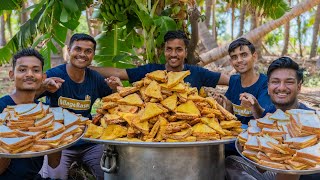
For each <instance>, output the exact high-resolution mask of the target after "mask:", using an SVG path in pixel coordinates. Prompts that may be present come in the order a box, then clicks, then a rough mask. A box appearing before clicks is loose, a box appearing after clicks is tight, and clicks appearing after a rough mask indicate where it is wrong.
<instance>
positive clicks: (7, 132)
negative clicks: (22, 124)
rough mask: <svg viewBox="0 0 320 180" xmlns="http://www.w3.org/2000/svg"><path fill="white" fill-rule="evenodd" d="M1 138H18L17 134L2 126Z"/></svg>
mask: <svg viewBox="0 0 320 180" xmlns="http://www.w3.org/2000/svg"><path fill="white" fill-rule="evenodd" d="M0 137H17V133H16V131H15V130H12V129H10V128H9V127H7V126H5V125H0Z"/></svg>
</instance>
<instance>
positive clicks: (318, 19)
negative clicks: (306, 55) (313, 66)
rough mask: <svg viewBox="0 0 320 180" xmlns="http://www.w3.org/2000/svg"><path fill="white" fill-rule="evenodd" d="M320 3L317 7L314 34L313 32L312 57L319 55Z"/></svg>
mask: <svg viewBox="0 0 320 180" xmlns="http://www.w3.org/2000/svg"><path fill="white" fill-rule="evenodd" d="M319 25H320V5H318V7H317V11H316V18H315V22H314V24H313V34H312V43H311V52H310V58H313V57H315V56H316V55H317V48H318V33H319V28H320V26H319Z"/></svg>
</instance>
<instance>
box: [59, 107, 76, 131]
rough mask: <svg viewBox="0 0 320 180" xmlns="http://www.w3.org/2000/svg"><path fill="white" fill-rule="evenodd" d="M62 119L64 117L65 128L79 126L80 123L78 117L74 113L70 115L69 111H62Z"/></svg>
mask: <svg viewBox="0 0 320 180" xmlns="http://www.w3.org/2000/svg"><path fill="white" fill-rule="evenodd" d="M62 112H63V117H64V125H65V126H66V128H69V127H71V126H73V125H76V124H79V123H80V118H79V116H77V115H75V114H74V113H71V112H70V111H68V110H66V109H63V110H62Z"/></svg>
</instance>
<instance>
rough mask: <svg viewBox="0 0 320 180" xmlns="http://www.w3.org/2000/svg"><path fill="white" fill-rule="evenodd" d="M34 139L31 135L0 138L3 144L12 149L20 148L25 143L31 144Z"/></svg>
mask: <svg viewBox="0 0 320 180" xmlns="http://www.w3.org/2000/svg"><path fill="white" fill-rule="evenodd" d="M30 141H32V137H31V136H24V137H14V138H0V142H1V144H2V145H5V146H7V147H9V148H10V149H14V148H18V147H21V146H23V145H26V144H29V143H30Z"/></svg>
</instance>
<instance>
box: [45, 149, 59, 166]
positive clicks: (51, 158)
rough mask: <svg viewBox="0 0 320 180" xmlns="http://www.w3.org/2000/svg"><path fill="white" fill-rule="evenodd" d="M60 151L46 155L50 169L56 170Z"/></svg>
mask: <svg viewBox="0 0 320 180" xmlns="http://www.w3.org/2000/svg"><path fill="white" fill-rule="evenodd" d="M60 159H61V151H59V152H55V153H52V154H48V164H49V166H50V167H51V168H56V167H57V166H58V165H59V164H60Z"/></svg>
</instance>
